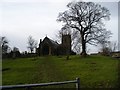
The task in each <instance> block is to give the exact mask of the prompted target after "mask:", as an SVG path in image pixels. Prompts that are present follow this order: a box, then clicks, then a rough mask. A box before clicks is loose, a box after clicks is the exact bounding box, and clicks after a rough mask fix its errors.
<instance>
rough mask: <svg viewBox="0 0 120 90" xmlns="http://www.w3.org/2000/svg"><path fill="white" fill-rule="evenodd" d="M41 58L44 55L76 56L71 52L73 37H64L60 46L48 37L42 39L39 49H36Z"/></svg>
mask: <svg viewBox="0 0 120 90" xmlns="http://www.w3.org/2000/svg"><path fill="white" fill-rule="evenodd" d="M36 52H37V54H38V55H39V56H42V55H68V54H75V53H74V52H73V51H72V50H71V35H62V43H61V44H58V43H57V42H56V41H54V40H51V39H50V38H48V37H47V36H46V37H45V38H44V39H43V40H42V39H40V43H39V47H38V48H37V49H36Z"/></svg>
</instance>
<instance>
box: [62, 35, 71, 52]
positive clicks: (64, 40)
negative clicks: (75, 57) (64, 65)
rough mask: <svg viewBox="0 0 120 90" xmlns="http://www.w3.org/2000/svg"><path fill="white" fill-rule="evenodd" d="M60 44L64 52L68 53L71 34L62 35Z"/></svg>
mask: <svg viewBox="0 0 120 90" xmlns="http://www.w3.org/2000/svg"><path fill="white" fill-rule="evenodd" d="M62 46H63V47H64V49H65V51H66V52H65V53H66V54H70V52H71V35H69V34H67V35H62Z"/></svg>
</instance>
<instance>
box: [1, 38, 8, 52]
mask: <svg viewBox="0 0 120 90" xmlns="http://www.w3.org/2000/svg"><path fill="white" fill-rule="evenodd" d="M0 47H2V54H6V53H7V51H8V49H9V48H10V47H9V46H8V40H7V38H6V37H5V36H3V37H0Z"/></svg>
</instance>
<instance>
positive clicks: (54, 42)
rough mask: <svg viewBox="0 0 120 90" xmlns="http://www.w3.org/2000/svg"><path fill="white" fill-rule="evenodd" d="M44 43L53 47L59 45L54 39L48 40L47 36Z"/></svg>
mask: <svg viewBox="0 0 120 90" xmlns="http://www.w3.org/2000/svg"><path fill="white" fill-rule="evenodd" d="M42 43H48V44H49V45H51V46H54V47H58V46H59V44H58V43H57V42H56V41H53V40H52V39H50V38H48V37H47V36H46V37H45V38H44V40H43V42H42Z"/></svg>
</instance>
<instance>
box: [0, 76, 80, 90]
mask: <svg viewBox="0 0 120 90" xmlns="http://www.w3.org/2000/svg"><path fill="white" fill-rule="evenodd" d="M69 83H76V90H80V79H79V78H76V80H73V81H64V82H51V83H40V84H25V85H9V86H0V88H2V90H3V89H15V88H27V89H28V90H29V89H30V88H31V87H38V86H50V85H62V84H69Z"/></svg>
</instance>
